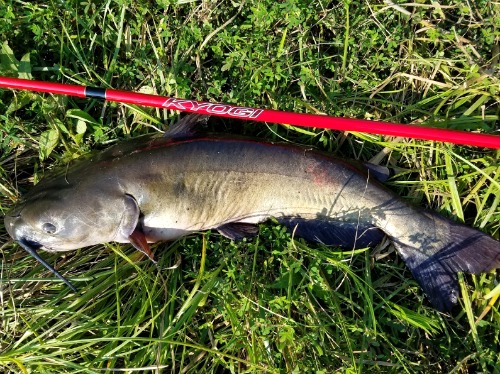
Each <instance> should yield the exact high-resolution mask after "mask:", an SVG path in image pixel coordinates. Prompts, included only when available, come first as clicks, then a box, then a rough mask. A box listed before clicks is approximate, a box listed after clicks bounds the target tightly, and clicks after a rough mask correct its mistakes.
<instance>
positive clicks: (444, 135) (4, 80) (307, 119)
mask: <svg viewBox="0 0 500 374" xmlns="http://www.w3.org/2000/svg"><path fill="white" fill-rule="evenodd" d="M0 87H5V88H11V89H20V90H30V91H36V92H49V93H52V94H59V95H68V96H76V97H82V98H97V99H104V100H108V101H114V102H118V103H128V104H137V105H142V106H150V107H156V108H163V109H171V110H178V111H181V112H190V113H200V114H208V115H212V116H219V117H227V118H237V119H244V120H252V121H258V122H273V123H284V124H288V125H294V126H301V127H316V128H324V129H330V130H340V131H354V132H364V133H369V134H378V135H388V136H401V137H406V138H415V139H423V140H434V141H441V142H447V143H454V144H461V145H470V146H477V147H486V148H496V149H500V136H498V135H490V134H480V133H474V132H466V131H459V130H450V129H440V128H434V127H422V126H416V125H403V124H397V123H389V122H380V121H368V120H362V119H354V118H342V117H332V116H326V115H319V114H306V113H295V112H286V111H280V110H273V109H259V108H250V107H243V106H235V105H230V104H222V103H209V102H203V101H196V100H188V99H178V98H174V97H166V96H158V95H149V94H143V93H137V92H130V91H121V90H113V89H105V88H96V87H86V86H79V85H73V84H63V83H52V82H44V81H37V80H28V79H20V78H9V77H0Z"/></svg>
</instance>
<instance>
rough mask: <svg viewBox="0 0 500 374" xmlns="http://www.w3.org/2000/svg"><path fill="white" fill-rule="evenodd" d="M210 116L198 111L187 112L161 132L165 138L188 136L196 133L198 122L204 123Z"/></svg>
mask: <svg viewBox="0 0 500 374" xmlns="http://www.w3.org/2000/svg"><path fill="white" fill-rule="evenodd" d="M209 117H210V116H208V115H206V114H199V113H189V114H188V115H187V116H185V117H183V118H181V119H180V120H179V121H177V122H176V123H174V124H173V125H171V126H170V128H169V129H168V130H167V131H166V132H165V134H163V137H164V138H167V139H178V138H189V137H191V136H194V135H196V134H197V133H198V129H197V126H198V124H199V123H200V122H203V123H206V122H207V121H208V118H209Z"/></svg>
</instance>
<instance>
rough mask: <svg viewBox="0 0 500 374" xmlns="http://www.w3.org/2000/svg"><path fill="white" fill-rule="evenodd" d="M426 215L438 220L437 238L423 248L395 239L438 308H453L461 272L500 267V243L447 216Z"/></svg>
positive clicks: (423, 245)
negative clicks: (458, 275) (458, 273)
mask: <svg viewBox="0 0 500 374" xmlns="http://www.w3.org/2000/svg"><path fill="white" fill-rule="evenodd" d="M425 215H426V216H429V218H431V219H433V220H434V223H435V233H436V237H435V240H433V241H432V242H430V241H429V242H427V243H424V242H421V243H420V244H421V246H420V248H416V247H415V246H412V245H408V244H404V243H402V242H401V241H399V240H397V239H396V240H394V242H395V245H396V247H397V249H398V250H399V251H400V253H401V254H402V256H403V258H404V260H405V262H406V264H407V265H408V267H409V268H410V269H411V272H412V274H413V276H414V277H415V279H416V280H417V281H418V283H419V284H420V285H421V287H422V288H423V290H424V292H425V293H426V294H427V296H428V298H429V299H430V301H431V303H432V304H433V305H434V307H435V308H436V309H438V310H441V311H445V310H446V311H449V310H451V308H452V307H453V306H454V305H455V304H456V303H457V301H458V296H459V287H458V281H457V272H467V273H473V274H477V273H482V272H487V271H490V270H493V269H496V268H499V267H500V242H499V241H497V240H495V239H493V238H492V237H490V236H488V235H486V234H483V233H482V232H480V231H478V230H475V229H472V228H470V227H468V226H465V225H462V224H459V223H457V222H453V221H450V220H448V219H446V218H444V217H441V216H437V215H434V214H432V213H428V212H425ZM422 234H423V235H426V234H427V233H422Z"/></svg>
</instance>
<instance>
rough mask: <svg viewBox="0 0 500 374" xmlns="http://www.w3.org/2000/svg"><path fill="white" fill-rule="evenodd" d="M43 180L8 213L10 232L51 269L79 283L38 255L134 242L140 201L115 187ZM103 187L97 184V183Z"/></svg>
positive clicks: (8, 229)
mask: <svg viewBox="0 0 500 374" xmlns="http://www.w3.org/2000/svg"><path fill="white" fill-rule="evenodd" d="M78 187H82V186H81V185H80V186H79V185H76V186H74V185H70V184H59V186H54V185H53V184H52V185H48V186H45V187H44V186H43V184H42V183H41V184H40V185H37V186H35V188H34V190H32V191H31V193H30V194H29V195H28V196H27V198H26V200H25V201H24V202H22V203H21V204H19V205H18V206H17V207H15V208H14V209H13V210H12V211H10V212H9V213H7V215H6V216H5V227H6V229H7V232H8V233H9V235H10V236H11V237H12V238H13V239H14V240H15V241H16V242H17V243H19V245H20V246H21V247H23V248H24V249H25V250H26V251H27V252H28V253H30V254H31V255H32V256H33V257H35V258H36V259H37V260H38V261H39V262H41V263H42V264H43V265H44V266H45V267H46V268H48V269H49V270H50V271H52V272H53V273H54V274H55V275H56V276H58V277H59V278H60V279H62V280H63V281H64V282H65V283H66V284H67V285H68V286H70V287H71V288H72V289H73V290H75V288H74V287H73V286H72V285H71V284H70V283H69V282H68V281H67V280H66V279H64V278H63V277H62V276H61V275H60V274H59V273H58V272H57V271H55V270H54V269H53V268H52V267H51V266H50V265H48V264H47V263H46V262H45V261H44V260H43V259H42V258H40V256H39V255H38V254H37V250H38V249H42V250H46V251H49V252H60V251H70V250H74V249H78V248H82V247H86V246H90V245H95V244H100V243H105V242H110V241H117V242H121V243H130V242H131V239H130V237H131V236H132V237H134V232H135V231H136V228H137V225H138V222H139V216H140V210H139V207H138V205H137V202H136V200H135V199H134V198H133V197H132V196H130V195H128V194H126V193H123V192H121V191H117V190H110V189H109V188H106V187H104V188H90V189H89V188H88V186H85V188H78ZM94 187H97V186H94Z"/></svg>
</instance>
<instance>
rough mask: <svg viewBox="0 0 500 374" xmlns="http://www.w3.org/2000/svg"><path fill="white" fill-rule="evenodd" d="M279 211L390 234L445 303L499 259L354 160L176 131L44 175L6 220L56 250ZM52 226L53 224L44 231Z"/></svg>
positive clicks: (22, 236)
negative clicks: (460, 277)
mask: <svg viewBox="0 0 500 374" xmlns="http://www.w3.org/2000/svg"><path fill="white" fill-rule="evenodd" d="M270 217H276V218H278V220H280V219H281V220H283V221H286V220H290V219H292V221H293V219H296V218H298V219H300V221H301V224H303V225H306V228H309V229H314V228H315V227H332V228H335V227H336V226H335V222H337V223H338V222H342V223H343V224H345V225H350V226H351V228H352V227H357V225H359V227H362V229H363V231H365V230H367V229H371V228H373V229H375V230H377V232H379V231H381V232H383V233H384V234H385V235H387V236H388V237H389V238H390V239H391V241H392V242H393V243H394V245H395V247H396V248H397V250H398V252H399V253H400V254H401V256H402V257H403V259H404V261H405V262H406V264H407V265H408V266H409V268H410V269H411V271H412V274H413V275H414V277H415V278H416V279H417V281H418V282H419V284H420V285H421V286H422V288H423V289H424V291H425V293H426V294H427V296H428V297H429V299H430V301H431V303H432V304H433V305H434V306H435V307H436V308H437V309H439V310H449V309H451V307H453V305H455V304H456V303H457V300H458V296H459V289H458V283H457V277H456V273H457V271H465V272H470V273H479V272H485V271H490V270H492V269H495V268H498V267H499V266H500V242H498V241H496V240H495V239H493V238H491V237H489V236H487V235H485V234H483V233H481V232H480V231H477V230H475V229H472V228H469V227H467V226H464V225H462V224H459V223H456V222H453V221H451V220H448V219H446V218H445V217H442V216H440V215H438V214H435V213H433V212H430V211H427V210H423V209H420V208H417V207H415V206H413V205H411V204H408V203H407V202H405V201H403V200H401V199H400V198H399V197H397V196H396V195H395V194H394V193H392V192H391V191H389V190H388V189H387V188H385V187H384V186H382V185H381V184H379V183H378V182H377V181H375V180H373V178H372V177H371V175H370V173H369V172H363V171H362V170H360V169H359V167H356V166H353V165H352V164H351V163H349V162H345V161H342V160H339V159H335V158H332V157H329V156H327V155H325V154H324V153H321V152H317V151H313V150H309V149H304V148H302V147H297V146H291V145H283V144H273V143H265V142H260V141H255V140H248V139H238V138H234V139H233V138H225V137H197V136H190V137H188V138H182V136H175V137H172V138H169V137H166V138H162V139H153V140H151V139H149V140H146V141H144V142H139V143H135V144H134V146H133V147H130V145H128V146H127V145H125V146H121V147H120V146H118V147H115V148H112V149H110V150H108V151H105V152H103V153H102V154H101V155H100V156H98V157H97V158H94V159H91V160H89V161H86V162H83V163H82V165H81V166H79V167H76V168H75V169H74V170H71V171H69V172H67V173H66V174H64V175H59V176H57V177H54V178H52V179H48V180H45V181H42V182H40V183H39V184H38V185H36V186H35V187H34V188H33V189H32V191H30V192H29V193H28V194H27V195H26V197H25V199H24V202H23V203H21V204H20V205H19V206H17V207H15V208H14V209H13V210H12V211H11V212H9V213H8V214H7V215H6V217H5V227H6V228H7V231H8V233H9V234H10V235H11V236H12V238H13V239H14V240H16V241H19V242H23V243H26V242H29V243H36V245H37V247H39V248H41V249H45V250H47V251H52V252H58V251H68V250H73V249H78V248H81V247H85V246H90V245H95V244H100V243H105V242H111V241H115V242H120V243H130V242H131V240H130V236H131V235H132V233H133V232H134V230H138V229H140V231H141V233H143V234H144V236H145V238H146V240H147V241H148V242H157V241H164V240H173V239H177V238H179V237H182V236H184V235H188V234H190V233H195V232H200V231H203V230H208V229H217V228H218V227H221V232H223V233H224V232H231V230H228V228H230V225H231V223H238V224H257V223H260V222H263V221H265V220H267V219H268V218H270ZM325 222H326V223H327V226H325V225H324V223H325ZM45 223H51V224H52V225H55V226H56V228H57V230H56V232H55V233H46V232H44V230H43V228H44V227H47V226H43V225H44V224H45ZM317 223H322V224H323V226H317V225H316V224H317ZM328 223H331V225H330V226H328ZM309 224H310V227H307V225H309ZM228 225H229V226H228ZM315 225H316V226H315ZM338 226H341V225H338ZM222 227H223V228H224V229H222ZM334 230H335V229H334ZM309 231H311V230H309ZM351 231H352V230H351ZM360 235H361V233H360ZM374 237H375V238H377V237H378V236H374ZM313 239H314V238H313ZM355 241H356V240H354V241H352V242H354V243H355ZM326 244H339V245H340V244H342V241H340V242H339V243H335V242H332V243H326Z"/></svg>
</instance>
